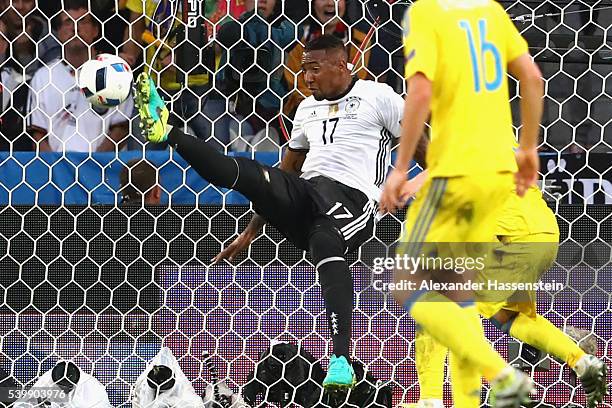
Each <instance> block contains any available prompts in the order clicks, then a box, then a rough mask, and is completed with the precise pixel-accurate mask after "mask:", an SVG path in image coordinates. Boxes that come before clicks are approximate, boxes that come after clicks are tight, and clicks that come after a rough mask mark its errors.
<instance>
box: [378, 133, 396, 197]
mask: <svg viewBox="0 0 612 408" xmlns="http://www.w3.org/2000/svg"><path fill="white" fill-rule="evenodd" d="M391 140H393V135H391V133H390V132H389V131H388V130H387V129H385V128H383V129H382V130H381V131H380V141H379V142H378V153H377V154H376V177H375V178H374V184H375V185H376V187H380V186H382V184H383V182H384V181H385V175H386V170H387V168H386V167H387V166H386V164H387V147H388V145H389V144H390V143H391Z"/></svg>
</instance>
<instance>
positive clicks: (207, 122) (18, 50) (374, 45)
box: [0, 0, 612, 152]
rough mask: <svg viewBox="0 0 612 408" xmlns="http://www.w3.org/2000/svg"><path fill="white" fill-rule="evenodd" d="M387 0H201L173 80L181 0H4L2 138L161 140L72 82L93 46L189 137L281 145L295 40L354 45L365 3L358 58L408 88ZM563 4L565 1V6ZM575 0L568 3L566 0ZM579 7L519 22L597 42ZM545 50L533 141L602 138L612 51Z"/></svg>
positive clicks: (295, 80) (26, 146)
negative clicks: (537, 135) (162, 104)
mask: <svg viewBox="0 0 612 408" xmlns="http://www.w3.org/2000/svg"><path fill="white" fill-rule="evenodd" d="M393 3H396V2H395V0H373V1H365V0H291V1H288V0H285V1H282V0H230V1H226V0H216V1H214V0H206V1H205V2H202V4H203V8H204V10H203V14H204V19H203V20H201V21H203V22H204V25H203V26H202V30H201V35H200V36H199V37H198V38H195V39H194V38H193V37H189V38H188V42H189V43H190V45H188V46H186V48H184V50H183V52H184V53H189V52H191V53H194V52H195V53H196V54H198V53H199V56H200V61H199V63H200V66H198V67H197V68H196V69H194V70H192V71H190V73H189V75H188V83H187V84H186V85H187V86H183V84H182V82H183V81H182V79H181V72H183V71H182V70H181V69H177V65H180V63H179V62H178V61H177V59H178V58H179V53H180V51H179V49H180V45H181V44H184V42H180V43H177V41H178V40H177V38H178V36H177V35H176V30H175V29H176V28H177V27H179V26H181V23H180V18H181V15H182V13H181V10H180V7H179V4H182V1H176V0H119V1H117V0H62V1H59V0H58V1H43V0H0V10H2V11H0V33H1V36H0V64H1V65H0V66H1V83H2V90H3V92H2V110H1V112H2V113H1V115H2V116H1V118H2V125H1V133H2V137H0V150H14V151H20V150H26V151H28V150H35V151H36V150H38V151H82V152H98V151H117V150H122V149H130V150H134V149H137V150H139V149H142V148H143V146H144V147H145V148H147V149H148V148H158V149H159V148H162V149H163V148H167V146H163V145H162V146H155V147H154V146H152V145H150V144H147V143H146V142H145V141H144V140H143V138H142V136H141V135H140V133H139V128H138V118H137V117H136V115H135V111H134V107H133V102H132V101H131V100H128V101H126V102H125V103H124V104H122V105H121V106H120V107H119V108H116V109H109V110H103V109H94V108H92V107H91V105H89V104H88V103H87V102H86V100H85V98H84V96H83V95H82V94H81V92H80V90H79V88H78V86H77V85H76V78H75V72H76V70H77V69H78V68H79V67H80V66H81V64H83V63H84V62H85V61H87V60H88V59H90V58H93V57H95V55H96V54H98V53H111V54H118V55H120V56H121V57H123V58H124V59H125V60H126V61H127V62H128V63H129V64H130V65H131V66H132V69H133V70H134V72H135V73H138V72H140V71H141V70H143V69H146V70H149V71H150V72H151V73H152V74H153V77H154V78H155V80H156V81H157V82H158V83H159V84H160V87H161V88H162V90H163V91H164V96H165V98H166V100H167V101H169V102H170V101H171V104H172V111H173V112H174V114H175V115H177V116H178V117H180V118H183V119H184V122H185V124H186V127H187V130H188V132H190V133H192V134H194V135H195V136H196V137H200V138H203V139H206V140H208V141H209V143H211V144H214V145H215V146H216V147H217V148H219V149H220V150H225V151H277V150H278V149H279V146H282V144H283V143H284V142H285V140H286V136H284V132H283V130H284V129H283V128H286V129H288V130H289V131H290V129H291V118H292V117H293V114H294V112H295V110H296V107H297V105H298V104H299V102H300V101H301V100H302V99H303V98H304V97H306V96H308V95H309V92H308V89H307V88H306V86H305V84H304V81H303V78H302V77H301V75H300V64H301V54H302V52H303V45H304V44H305V43H306V42H308V41H309V40H311V39H313V38H316V37H317V36H320V35H321V34H322V33H323V32H325V33H333V34H334V35H337V36H338V37H340V38H342V39H343V40H345V42H346V43H347V46H348V47H349V52H350V56H351V59H352V58H353V57H354V56H355V54H356V53H357V50H358V47H359V46H360V45H361V44H362V42H363V40H364V38H365V37H366V33H367V32H368V30H369V29H370V27H371V25H372V21H373V18H374V17H373V14H372V12H371V11H372V10H376V11H377V12H381V16H382V17H383V18H382V24H381V26H380V27H379V29H378V30H377V33H376V35H375V36H374V37H372V39H371V40H370V41H369V42H368V43H367V44H366V48H365V49H366V52H365V53H364V54H363V56H362V58H361V59H360V60H359V63H358V64H357V66H356V70H355V72H356V75H358V76H359V77H360V78H368V79H375V80H377V81H383V82H386V83H388V84H389V85H391V86H392V87H393V88H394V89H395V90H396V91H397V92H398V93H400V94H401V93H403V92H404V91H405V86H404V81H403V79H402V75H403V54H402V47H401V18H402V14H403V12H404V11H405V9H406V7H407V6H406V5H404V4H400V3H402V2H398V3H397V4H395V5H394V6H391V5H392V4H393ZM403 3H405V2H403ZM507 3H508V4H507V5H506V6H507V7H508V8H509V11H510V12H511V13H513V14H521V13H525V12H527V13H531V10H532V9H534V7H536V8H537V12H538V13H546V12H555V11H560V9H558V8H557V7H555V6H554V4H553V2H548V1H545V2H538V3H539V4H540V6H537V5H536V6H533V5H530V1H528V0H524V1H509V2H507ZM531 3H533V2H531ZM548 3H550V5H548ZM570 3H571V2H570ZM596 3H597V2H596ZM568 7H569V8H568ZM571 7H572V6H571V5H570V6H567V2H566V8H565V10H570V9H571ZM581 7H583V8H584V6H583V5H582V3H577V5H576V7H575V9H571V10H573V11H579V10H580V9H581ZM585 10H586V11H587V12H584V13H575V14H573V15H571V16H568V18H567V19H566V18H563V19H560V18H559V17H556V18H555V17H550V18H546V19H542V20H538V21H536V22H534V23H530V26H529V27H527V28H529V29H528V30H526V31H527V32H529V31H530V29H536V31H537V30H540V32H545V33H546V32H548V33H553V34H554V33H555V32H558V33H560V35H561V36H562V35H563V33H564V32H565V33H566V34H568V35H570V36H571V35H572V34H573V33H575V32H579V34H580V35H582V36H584V38H585V39H587V40H586V42H585V43H577V44H573V45H571V44H570V45H561V46H560V47H559V48H558V49H556V48H555V47H556V45H554V44H553V42H552V41H551V40H550V39H551V38H553V36H550V38H548V37H547V38H546V39H545V41H546V42H545V43H544V44H532V41H530V45H532V46H534V47H535V53H539V52H540V51H542V50H544V51H545V52H547V53H552V54H554V55H560V56H563V55H565V54H568V52H569V51H571V49H570V48H572V47H573V49H574V50H575V49H576V48H577V49H578V50H579V51H580V50H583V49H588V48H589V47H591V48H592V47H595V48H596V47H597V44H595V45H592V44H591V42H593V41H591V40H592V39H593V38H595V39H597V38H600V39H601V45H605V43H606V41H605V40H604V39H606V38H607V36H608V35H610V33H609V31H610V30H609V29H608V27H610V25H611V24H612V17H611V14H610V13H609V12H601V13H600V12H599V11H598V10H596V11H590V12H588V9H585ZM608 11H609V10H608ZM385 13H386V14H385ZM374 14H375V13H374ZM561 20H563V23H564V24H561V25H560V24H559V22H561ZM559 30H561V31H559ZM545 37H546V36H545ZM534 38H536V39H537V35H536V36H535V37H534ZM580 38H582V37H580ZM596 42H597V40H595V43H596ZM189 47H191V48H189ZM538 47H540V48H539V50H540V51H538ZM565 47H567V48H565ZM563 48H565V49H563ZM544 54H545V53H542V55H544ZM554 55H553V56H554ZM544 57H546V55H544ZM544 57H543V58H544ZM549 57H550V56H549ZM559 58H561V57H559ZM559 58H558V59H559ZM549 60H550V61H552V62H547V61H548V60H546V58H544V62H542V63H541V66H542V68H543V72H544V75H545V77H546V78H547V79H548V80H549V81H548V85H549V86H548V89H547V106H548V108H547V118H545V121H546V122H545V124H546V126H547V131H546V132H544V134H543V137H545V139H544V143H543V145H542V150H553V151H556V150H558V151H563V152H581V151H585V150H590V149H594V150H597V151H602V150H603V151H612V148H611V147H610V145H612V130H610V127H611V126H612V125H611V124H610V123H609V122H610V119H611V116H612V113H611V112H612V105H611V104H610V94H611V93H612V92H611V88H612V85H610V83H609V82H610V81H605V78H606V77H607V76H609V75H608V74H609V73H610V71H611V69H610V67H612V65H610V64H605V61H603V63H602V64H600V65H599V64H596V62H595V61H590V60H589V57H588V54H587V55H586V57H585V58H582V59H581V58H580V57H579V58H578V60H579V62H570V63H567V64H563V63H560V62H559V61H556V62H555V61H554V58H553V59H550V58H549ZM580 61H582V62H580ZM596 65H597V66H596ZM177 73H178V74H177ZM513 92H514V91H513ZM279 118H281V119H280V120H279ZM281 123H282V124H281ZM606 142H607V143H606Z"/></svg>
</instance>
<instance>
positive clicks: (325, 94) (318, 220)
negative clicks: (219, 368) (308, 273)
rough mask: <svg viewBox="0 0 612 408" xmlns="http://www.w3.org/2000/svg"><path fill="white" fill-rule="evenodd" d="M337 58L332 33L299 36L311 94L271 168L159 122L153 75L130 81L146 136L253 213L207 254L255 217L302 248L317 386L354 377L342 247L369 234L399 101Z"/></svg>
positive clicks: (346, 384)
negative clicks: (321, 354)
mask: <svg viewBox="0 0 612 408" xmlns="http://www.w3.org/2000/svg"><path fill="white" fill-rule="evenodd" d="M347 58H348V55H347V52H346V49H345V46H344V44H343V43H342V41H341V40H340V39H338V38H336V37H334V36H331V35H324V36H322V37H320V38H318V39H316V40H313V41H312V42H310V43H309V44H307V46H306V48H305V52H304V56H303V61H302V69H303V74H304V78H305V81H306V84H307V85H308V87H309V89H310V90H311V92H312V96H310V97H308V98H306V99H304V100H303V101H302V102H301V104H300V105H299V107H298V109H297V112H296V114H295V119H294V126H293V130H292V133H291V139H290V140H289V148H288V149H287V151H286V152H285V154H284V157H283V159H282V161H281V164H280V167H279V168H274V167H268V166H264V165H262V164H260V163H258V162H256V161H254V160H250V159H246V158H242V157H228V156H224V155H222V154H220V153H219V152H217V151H216V150H214V149H212V148H210V147H209V146H207V145H206V143H205V142H204V141H202V140H200V139H196V138H194V137H192V136H189V135H186V134H184V133H183V132H181V131H180V130H179V129H178V128H176V127H172V126H171V125H168V124H167V121H168V110H167V109H166V107H165V105H164V102H163V101H162V99H161V98H160V97H159V95H158V94H157V92H156V89H155V85H154V83H153V81H152V80H151V79H150V78H149V77H148V76H147V75H146V74H143V75H141V76H140V77H139V78H138V80H137V85H136V101H137V105H138V108H139V112H140V115H141V119H142V123H143V129H144V133H145V134H146V135H147V138H148V139H149V140H150V141H151V142H157V143H159V142H166V141H167V142H168V143H169V144H170V145H171V146H172V147H174V148H175V149H176V150H177V151H178V152H179V153H180V154H181V156H182V157H183V158H184V159H185V160H187V161H188V162H189V163H190V164H191V166H192V167H193V168H194V169H195V170H196V171H197V172H198V173H199V174H200V175H201V176H202V177H203V178H204V179H206V180H208V181H209V182H210V183H212V184H214V185H216V186H219V187H224V188H233V189H235V190H236V191H239V192H240V193H242V194H244V195H245V196H246V197H247V198H248V199H249V200H250V201H251V202H252V203H253V207H254V208H255V210H256V213H257V214H255V216H254V217H253V219H252V220H251V222H250V224H249V226H248V227H247V228H246V229H245V231H243V232H242V234H240V236H239V237H238V238H237V239H236V240H235V241H234V242H233V243H232V244H231V245H230V246H229V247H228V248H226V249H225V250H224V251H222V252H221V253H220V254H219V255H217V257H216V258H215V261H219V260H222V259H228V260H230V261H231V260H232V259H233V258H234V256H235V255H236V254H237V253H238V252H240V251H241V250H243V249H245V248H246V247H248V246H249V244H250V243H251V242H252V241H253V239H254V238H255V237H256V236H257V235H258V234H259V232H260V230H261V228H262V227H263V226H264V224H265V223H269V224H271V225H273V226H274V227H276V229H277V230H278V231H280V232H281V233H282V234H283V235H284V236H285V237H286V238H287V239H289V240H290V241H291V242H293V244H295V246H296V247H298V248H300V249H303V250H309V251H310V254H311V256H312V259H313V261H314V264H315V266H316V270H317V272H318V274H319V282H320V285H321V291H322V294H323V298H324V300H325V307H326V312H327V318H328V323H329V328H330V332H331V335H332V341H333V355H332V357H331V359H330V364H329V369H328V373H327V377H326V378H325V380H324V383H323V385H324V387H325V388H327V389H346V388H350V387H352V386H353V385H354V383H355V376H354V371H353V368H352V366H351V365H350V351H349V349H350V335H351V315H352V308H353V293H354V292H353V281H352V277H351V272H350V270H349V267H348V264H347V262H346V260H345V256H346V254H347V253H349V252H351V251H354V250H356V249H357V248H359V246H360V245H361V244H363V243H364V242H365V241H366V240H368V239H369V238H371V237H372V231H373V225H374V214H375V212H376V207H377V202H378V199H379V196H380V193H381V190H380V188H381V186H382V184H383V182H384V180H385V176H386V173H387V169H388V167H389V165H390V159H391V145H392V141H393V139H394V138H397V137H399V135H400V127H401V126H400V120H401V115H402V113H403V103H404V102H403V99H402V98H401V96H399V95H398V94H396V93H395V92H394V91H393V90H392V89H391V88H390V87H389V86H388V85H385V84H381V83H377V82H373V81H366V80H359V79H356V78H353V77H352V76H351V72H350V70H349V68H348V66H347Z"/></svg>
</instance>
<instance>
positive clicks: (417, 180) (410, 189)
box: [400, 170, 428, 205]
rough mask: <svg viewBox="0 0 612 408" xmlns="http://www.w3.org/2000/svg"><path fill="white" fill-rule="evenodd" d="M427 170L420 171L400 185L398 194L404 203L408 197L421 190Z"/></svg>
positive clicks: (425, 179)
mask: <svg viewBox="0 0 612 408" xmlns="http://www.w3.org/2000/svg"><path fill="white" fill-rule="evenodd" d="M427 177H428V174H427V170H424V171H422V172H421V173H419V174H418V175H417V176H416V177H413V178H411V179H410V180H406V181H405V182H404V185H403V186H402V189H401V192H400V196H401V200H402V202H403V203H404V205H405V204H406V203H407V202H408V200H409V199H411V198H413V197H415V196H416V194H417V193H418V192H419V190H421V188H422V187H423V184H425V181H427Z"/></svg>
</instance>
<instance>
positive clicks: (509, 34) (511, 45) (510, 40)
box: [498, 4, 529, 62]
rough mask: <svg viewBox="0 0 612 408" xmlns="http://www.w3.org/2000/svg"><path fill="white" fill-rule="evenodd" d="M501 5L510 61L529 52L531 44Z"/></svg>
mask: <svg viewBox="0 0 612 408" xmlns="http://www.w3.org/2000/svg"><path fill="white" fill-rule="evenodd" d="M498 7H499V10H500V12H499V19H500V20H501V21H500V25H502V26H503V27H504V28H505V30H504V31H505V35H506V58H507V61H508V62H512V61H514V60H515V59H517V58H518V57H520V56H521V55H523V54H527V53H528V52H529V46H528V45H527V41H525V39H524V38H523V36H522V35H521V33H519V31H518V29H517V28H516V26H515V25H514V23H513V22H512V20H511V19H510V16H508V13H506V10H504V8H503V7H502V6H501V4H498Z"/></svg>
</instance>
